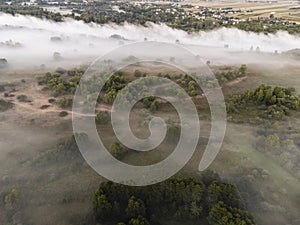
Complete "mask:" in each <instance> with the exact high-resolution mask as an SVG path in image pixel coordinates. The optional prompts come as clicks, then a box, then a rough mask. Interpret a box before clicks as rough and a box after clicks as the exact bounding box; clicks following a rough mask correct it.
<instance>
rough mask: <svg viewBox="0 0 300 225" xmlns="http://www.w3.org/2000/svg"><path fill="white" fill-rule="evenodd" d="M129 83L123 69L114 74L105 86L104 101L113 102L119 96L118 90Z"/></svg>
mask: <svg viewBox="0 0 300 225" xmlns="http://www.w3.org/2000/svg"><path fill="white" fill-rule="evenodd" d="M127 83H128V81H127V79H126V78H125V77H124V76H123V73H122V72H121V71H119V72H118V73H116V74H114V75H112V76H111V77H110V78H109V79H108V80H107V82H106V83H105V85H104V87H103V91H105V95H104V97H103V101H104V103H106V104H112V103H113V102H114V100H115V98H116V97H117V94H118V91H119V90H121V89H122V88H124V87H125V86H126V84H127Z"/></svg>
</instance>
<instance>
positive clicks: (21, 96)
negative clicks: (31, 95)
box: [17, 95, 30, 102]
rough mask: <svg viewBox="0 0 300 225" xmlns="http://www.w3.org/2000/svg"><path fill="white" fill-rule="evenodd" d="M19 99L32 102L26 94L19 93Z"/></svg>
mask: <svg viewBox="0 0 300 225" xmlns="http://www.w3.org/2000/svg"><path fill="white" fill-rule="evenodd" d="M17 99H18V100H19V102H30V100H29V99H28V97H27V96H26V95H19V96H17Z"/></svg>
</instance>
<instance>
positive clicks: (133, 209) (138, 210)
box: [126, 196, 146, 218]
mask: <svg viewBox="0 0 300 225" xmlns="http://www.w3.org/2000/svg"><path fill="white" fill-rule="evenodd" d="M145 214H146V207H145V204H144V202H143V201H142V200H141V199H136V198H135V197H134V196H131V198H130V199H129V200H128V205H127V208H126V215H127V217H128V218H136V217H138V216H144V215H145Z"/></svg>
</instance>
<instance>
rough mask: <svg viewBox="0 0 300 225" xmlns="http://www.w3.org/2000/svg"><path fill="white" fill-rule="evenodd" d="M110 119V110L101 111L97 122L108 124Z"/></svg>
mask: <svg viewBox="0 0 300 225" xmlns="http://www.w3.org/2000/svg"><path fill="white" fill-rule="evenodd" d="M109 121H110V114H109V112H108V111H100V112H99V113H98V114H97V116H96V123H97V124H101V125H103V124H107V123H108V122H109Z"/></svg>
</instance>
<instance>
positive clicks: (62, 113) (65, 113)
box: [58, 111, 69, 117]
mask: <svg viewBox="0 0 300 225" xmlns="http://www.w3.org/2000/svg"><path fill="white" fill-rule="evenodd" d="M68 114H69V113H68V112H66V111H61V112H60V113H59V114H58V115H59V116H60V117H65V116H67V115H68Z"/></svg>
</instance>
